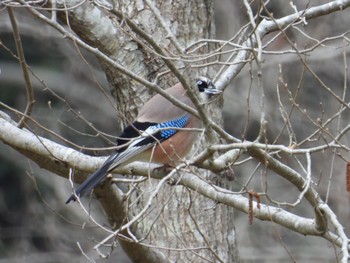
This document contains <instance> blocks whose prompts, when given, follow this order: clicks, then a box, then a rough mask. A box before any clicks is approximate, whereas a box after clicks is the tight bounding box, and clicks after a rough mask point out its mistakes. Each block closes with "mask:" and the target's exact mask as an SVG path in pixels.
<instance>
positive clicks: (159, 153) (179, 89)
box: [66, 77, 221, 204]
mask: <svg viewBox="0 0 350 263" xmlns="http://www.w3.org/2000/svg"><path fill="white" fill-rule="evenodd" d="M195 87H196V89H197V90H196V92H198V93H199V94H200V96H201V98H202V100H203V101H204V102H208V101H209V99H210V98H211V97H212V96H215V95H217V94H220V93H221V91H220V90H218V89H217V88H216V87H215V85H214V84H213V82H212V81H211V80H210V79H208V78H206V77H200V78H198V79H197V81H196V85H195ZM166 92H167V93H168V94H169V95H171V96H172V97H174V98H175V99H177V100H179V101H181V102H183V103H184V104H186V105H188V106H190V107H192V108H195V107H194V105H193V103H192V101H191V100H190V98H189V97H188V96H187V95H186V91H185V89H184V88H183V86H182V85H181V84H180V83H178V84H176V85H174V86H173V87H171V88H168V89H167V90H166ZM200 127H201V121H200V120H199V119H198V118H196V117H194V116H192V115H191V114H190V113H188V112H186V111H185V110H183V109H181V108H179V107H177V106H175V105H174V104H172V103H171V102H170V101H169V100H167V99H166V98H164V97H163V96H161V95H159V94H157V95H155V96H154V97H152V98H151V99H150V100H149V101H147V102H146V103H145V104H144V106H143V107H142V108H141V109H140V111H139V114H138V116H137V118H136V120H135V121H134V122H133V123H132V124H130V125H129V126H128V127H126V128H125V129H124V131H123V132H122V134H121V135H120V137H119V139H117V144H118V146H119V147H118V149H117V151H116V152H115V153H113V154H112V155H111V156H109V157H108V159H107V160H106V161H105V162H104V164H103V165H102V166H101V167H100V168H99V169H98V170H97V171H96V172H94V173H93V174H92V175H90V177H88V178H87V179H86V180H85V181H84V182H83V183H82V184H81V185H80V186H78V187H77V188H76V189H75V190H74V194H72V195H71V196H70V197H69V198H68V200H67V201H66V204H68V203H69V202H70V201H72V200H74V201H75V200H76V197H81V196H83V195H84V194H87V193H90V192H91V191H92V190H93V189H94V188H95V187H97V186H98V185H99V183H100V182H102V181H103V180H104V179H105V177H106V176H107V175H108V174H109V173H111V172H112V171H113V170H114V169H115V168H116V167H118V166H121V165H126V164H128V163H131V162H133V161H146V162H152V163H159V164H165V165H166V164H174V163H176V161H179V160H181V159H183V158H184V157H185V156H186V155H187V154H188V153H189V152H190V150H191V148H192V146H193V144H194V143H195V141H196V138H197V137H198V136H196V135H197V132H194V131H191V130H189V128H200Z"/></svg>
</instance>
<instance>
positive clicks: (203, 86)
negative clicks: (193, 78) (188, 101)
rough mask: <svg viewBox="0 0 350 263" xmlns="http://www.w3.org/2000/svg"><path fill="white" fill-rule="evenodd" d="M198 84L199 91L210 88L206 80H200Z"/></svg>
mask: <svg viewBox="0 0 350 263" xmlns="http://www.w3.org/2000/svg"><path fill="white" fill-rule="evenodd" d="M196 84H197V87H198V90H199V92H204V90H205V89H207V88H208V83H207V82H206V81H202V80H198V81H197V83H196Z"/></svg>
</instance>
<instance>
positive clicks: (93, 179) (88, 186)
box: [66, 162, 110, 204]
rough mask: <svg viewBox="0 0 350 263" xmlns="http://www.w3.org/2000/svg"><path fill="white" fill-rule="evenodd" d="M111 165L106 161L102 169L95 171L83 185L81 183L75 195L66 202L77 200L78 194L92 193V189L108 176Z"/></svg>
mask: <svg viewBox="0 0 350 263" xmlns="http://www.w3.org/2000/svg"><path fill="white" fill-rule="evenodd" d="M109 166H110V163H109V162H108V163H107V162H106V163H105V164H104V165H102V167H101V168H100V169H98V170H97V171H96V172H94V173H93V174H92V175H90V177H89V178H88V179H86V180H85V181H84V182H83V183H82V184H81V185H79V186H78V187H77V188H76V189H75V190H74V192H75V195H74V194H72V195H71V196H70V197H69V198H68V200H67V201H66V204H68V203H69V202H70V201H76V196H79V197H81V196H83V195H84V194H86V193H90V192H91V191H92V189H94V188H95V187H96V186H97V185H98V184H99V183H100V182H101V181H103V179H104V178H105V177H106V176H107V174H108V172H107V170H108V168H109Z"/></svg>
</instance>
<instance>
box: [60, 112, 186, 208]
mask: <svg viewBox="0 0 350 263" xmlns="http://www.w3.org/2000/svg"><path fill="white" fill-rule="evenodd" d="M189 119H190V115H189V114H187V113H186V114H184V115H183V116H181V117H179V118H177V119H172V120H170V121H166V122H163V123H158V124H154V123H148V124H147V125H145V124H144V123H143V124H140V123H137V122H134V123H133V124H132V125H133V127H132V129H135V127H141V126H143V127H146V126H148V128H147V129H146V130H145V131H138V133H139V134H140V135H139V136H137V137H134V138H133V139H132V140H131V141H130V143H129V144H128V146H127V147H126V148H125V147H122V148H121V150H119V151H117V152H115V153H114V154H112V155H111V156H109V157H108V159H107V160H106V161H105V162H104V163H103V165H102V166H101V168H100V169H98V170H97V171H96V172H94V173H93V174H92V175H91V176H90V177H89V178H88V179H86V180H85V181H84V182H83V183H82V184H81V185H79V186H78V187H77V188H76V189H75V190H74V192H75V195H74V194H72V195H71V196H70V197H69V198H68V200H67V201H66V204H67V203H69V202H70V201H72V200H75V199H76V197H75V196H83V195H84V194H85V193H89V192H91V190H92V189H94V188H95V187H96V186H97V185H98V184H99V183H100V182H101V181H102V180H103V179H104V178H105V177H106V176H107V174H108V173H110V172H111V171H113V170H114V169H115V168H116V167H118V166H119V165H121V164H125V163H127V162H129V161H130V160H131V159H133V157H135V156H137V155H139V154H141V153H142V152H144V151H146V150H148V149H149V148H151V147H153V146H154V145H156V144H157V143H161V142H162V141H164V140H166V139H168V138H170V137H171V136H173V135H174V134H175V133H176V132H177V131H178V129H179V128H184V127H185V126H186V125H187V123H188V122H189ZM130 129H131V128H130V126H129V127H127V128H126V129H125V130H130ZM128 138H130V136H129V137H128ZM120 141H122V140H120ZM124 141H125V140H124Z"/></svg>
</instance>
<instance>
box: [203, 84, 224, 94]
mask: <svg viewBox="0 0 350 263" xmlns="http://www.w3.org/2000/svg"><path fill="white" fill-rule="evenodd" d="M204 92H205V93H206V94H208V95H218V94H221V93H222V91H221V90H218V89H217V88H216V86H215V85H214V84H211V85H210V86H209V87H208V88H206V89H205V90H204Z"/></svg>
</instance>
